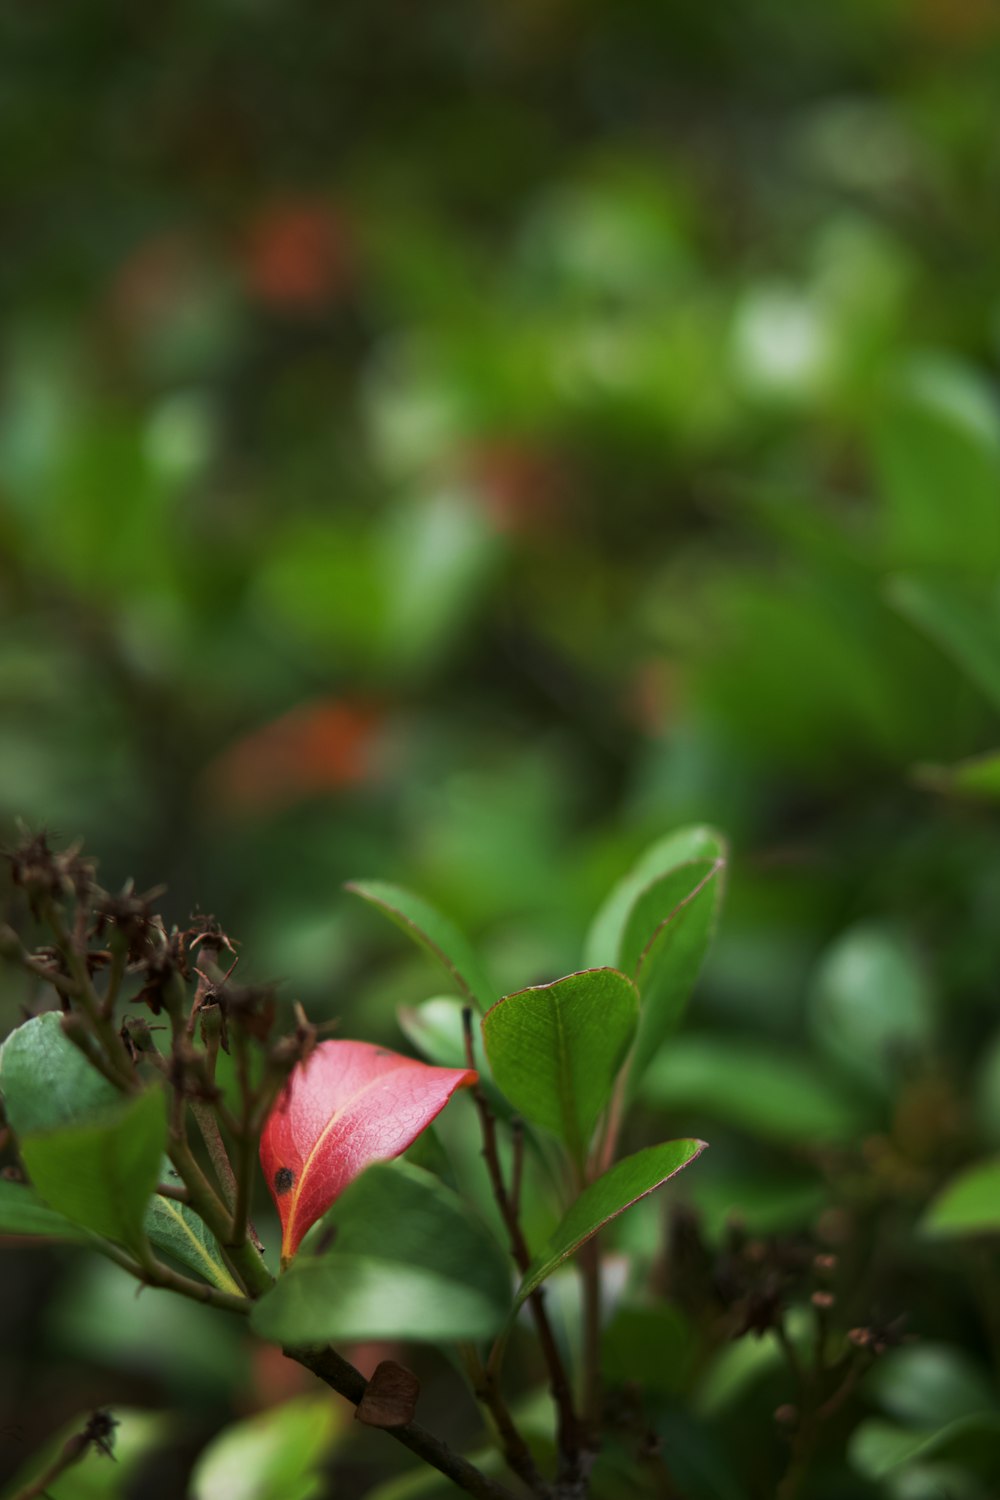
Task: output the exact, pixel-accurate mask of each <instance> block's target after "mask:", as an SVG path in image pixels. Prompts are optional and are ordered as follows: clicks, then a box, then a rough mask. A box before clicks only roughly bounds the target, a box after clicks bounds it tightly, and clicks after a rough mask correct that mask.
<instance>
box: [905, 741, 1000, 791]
mask: <svg viewBox="0 0 1000 1500" xmlns="http://www.w3.org/2000/svg"><path fill="white" fill-rule="evenodd" d="M913 774H914V780H915V781H916V782H917V783H918V785H920V786H923V787H926V788H927V790H928V791H932V792H942V793H944V795H945V796H948V797H961V798H965V799H968V800H969V801H972V802H989V803H994V802H1000V750H990V751H987V753H986V754H985V755H973V756H970V757H969V759H968V760H960V761H958V762H957V763H956V764H955V765H952V766H932V765H920V766H917V767H916V768H915V770H914V773H913Z"/></svg>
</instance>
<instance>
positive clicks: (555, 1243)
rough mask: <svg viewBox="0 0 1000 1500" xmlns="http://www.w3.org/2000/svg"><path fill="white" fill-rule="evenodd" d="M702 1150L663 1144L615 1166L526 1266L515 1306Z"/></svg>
mask: <svg viewBox="0 0 1000 1500" xmlns="http://www.w3.org/2000/svg"><path fill="white" fill-rule="evenodd" d="M704 1150H705V1142H704V1141H693V1140H682V1141H664V1142H663V1143H662V1144H661V1145H659V1146H647V1147H646V1148H645V1150H643V1151H636V1152H635V1154H634V1155H633V1156H626V1157H624V1158H623V1159H622V1160H621V1161H619V1162H616V1163H615V1165H614V1166H613V1167H611V1168H610V1169H609V1171H607V1172H605V1173H604V1174H603V1176H601V1177H598V1179H597V1181H596V1182H592V1183H591V1184H590V1186H589V1187H587V1188H585V1189H584V1191H583V1192H582V1193H581V1194H580V1196H579V1198H577V1200H576V1202H575V1203H574V1204H573V1205H572V1207H571V1208H570V1209H569V1211H568V1212H567V1213H566V1215H565V1216H564V1218H563V1219H562V1221H561V1222H560V1223H559V1225H558V1227H557V1228H556V1229H555V1230H554V1232H553V1233H552V1235H551V1236H550V1238H549V1243H548V1245H547V1246H546V1248H545V1250H544V1251H543V1252H542V1254H541V1255H539V1256H538V1257H537V1258H536V1259H535V1260H534V1261H533V1262H532V1264H531V1266H529V1268H528V1270H527V1271H526V1273H525V1276H524V1279H523V1281H522V1282H521V1285H520V1287H519V1288H518V1292H517V1302H518V1305H520V1304H521V1303H522V1302H523V1301H524V1299H525V1298H526V1297H528V1296H530V1295H531V1293H532V1292H533V1291H535V1290H536V1288H538V1287H540V1286H541V1284H542V1282H543V1281H545V1280H546V1278H547V1277H549V1276H551V1275H552V1273H553V1271H555V1270H557V1269H558V1267H559V1266H561V1265H562V1263H563V1261H565V1260H567V1259H568V1258H569V1256H571V1255H573V1254H574V1252H575V1251H577V1250H579V1248H580V1246H581V1245H583V1244H585V1243H586V1241H587V1240H589V1239H590V1238H591V1236H592V1235H595V1234H597V1232H598V1230H600V1229H602V1228H603V1227H604V1225H605V1224H608V1223H610V1222H611V1220H612V1219H615V1218H617V1217H618V1215H619V1214H621V1213H624V1212H625V1210H626V1209H627V1208H631V1207H632V1204H633V1203H638V1201H639V1199H640V1198H645V1197H647V1196H648V1195H649V1194H650V1193H652V1192H655V1190H656V1189H657V1188H658V1187H662V1186H663V1184H664V1183H665V1182H669V1181H670V1179H671V1177H674V1176H676V1174H677V1173H678V1172H679V1171H681V1169H682V1168H683V1167H686V1166H688V1164H689V1163H690V1162H692V1161H694V1160H695V1158H696V1157H698V1156H700V1155H701V1153H702V1152H703V1151H704Z"/></svg>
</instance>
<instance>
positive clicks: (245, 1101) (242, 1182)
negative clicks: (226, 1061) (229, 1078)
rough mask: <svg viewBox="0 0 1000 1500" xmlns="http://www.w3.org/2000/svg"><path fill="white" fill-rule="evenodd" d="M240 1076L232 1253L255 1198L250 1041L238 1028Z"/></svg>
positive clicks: (239, 1242)
mask: <svg viewBox="0 0 1000 1500" xmlns="http://www.w3.org/2000/svg"><path fill="white" fill-rule="evenodd" d="M234 1045H235V1047H236V1072H237V1076H238V1078H239V1084H240V1123H239V1130H238V1132H237V1136H236V1153H237V1154H236V1176H235V1179H234V1186H235V1193H236V1197H235V1202H234V1204H233V1234H232V1239H231V1240H230V1243H229V1248H230V1249H232V1250H240V1249H241V1248H242V1247H243V1246H244V1245H245V1244H246V1239H247V1220H248V1219H249V1216H250V1199H251V1197H252V1194H253V1169H254V1157H255V1152H254V1144H255V1142H254V1136H253V1134H252V1132H251V1129H250V1121H251V1118H252V1117H253V1109H254V1103H255V1100H254V1093H253V1088H252V1086H251V1083H250V1063H249V1058H248V1057H247V1039H246V1037H245V1035H244V1034H243V1031H242V1029H241V1028H239V1027H237V1029H236V1037H235V1043H234Z"/></svg>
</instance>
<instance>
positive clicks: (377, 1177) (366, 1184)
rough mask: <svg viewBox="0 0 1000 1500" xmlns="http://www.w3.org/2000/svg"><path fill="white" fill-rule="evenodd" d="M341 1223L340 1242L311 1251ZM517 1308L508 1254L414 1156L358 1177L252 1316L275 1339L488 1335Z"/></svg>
mask: <svg viewBox="0 0 1000 1500" xmlns="http://www.w3.org/2000/svg"><path fill="white" fill-rule="evenodd" d="M334 1226H335V1228H336V1236H335V1238H334V1241H333V1245H332V1247H331V1248H330V1249H329V1250H327V1251H325V1252H324V1253H322V1254H320V1255H313V1256H310V1254H309V1246H310V1243H312V1244H314V1245H315V1244H316V1243H317V1240H318V1241H319V1242H320V1243H322V1238H323V1235H324V1233H325V1231H326V1230H328V1229H329V1228H331V1227H334ZM509 1307H510V1275H509V1271H508V1266H507V1258H506V1256H505V1254H504V1252H503V1250H502V1249H501V1248H500V1246H499V1244H498V1243H497V1242H496V1240H495V1239H494V1238H493V1237H492V1235H491V1234H490V1233H489V1231H488V1230H487V1229H486V1228H485V1226H484V1225H483V1224H482V1223H481V1222H480V1221H479V1220H478V1219H476V1218H474V1217H472V1215H471V1214H470V1213H469V1212H468V1211H467V1209H466V1208H465V1207H464V1205H463V1203H462V1201H461V1199H459V1198H458V1197H457V1196H456V1194H454V1193H453V1192H451V1191H450V1189H448V1188H446V1187H445V1186H444V1185H443V1184H442V1183H441V1182H439V1181H438V1180H437V1178H435V1177H432V1176H431V1175H430V1173H428V1172H424V1171H421V1170H420V1169H419V1168H418V1167H414V1166H411V1165H410V1164H409V1163H406V1162H396V1163H393V1164H391V1165H389V1164H386V1165H381V1164H379V1165H376V1166H373V1167H369V1168H368V1170H367V1171H366V1172H365V1173H364V1174H363V1175H362V1176H361V1177H359V1178H357V1179H356V1180H355V1181H354V1182H353V1183H352V1184H351V1185H350V1187H349V1188H347V1190H346V1191H345V1192H344V1193H343V1195H342V1196H341V1197H340V1198H339V1199H338V1201H337V1203H336V1204H335V1206H334V1207H333V1209H331V1211H330V1213H329V1214H328V1215H327V1216H326V1218H325V1219H324V1220H323V1221H322V1223H321V1224H320V1225H318V1226H317V1227H316V1229H314V1230H313V1231H312V1234H311V1236H310V1237H309V1238H308V1239H307V1240H306V1241H305V1243H304V1244H303V1247H302V1250H301V1251H300V1253H299V1255H298V1257H297V1258H296V1260H295V1262H294V1263H293V1265H292V1266H291V1268H290V1269H289V1270H288V1271H286V1273H285V1274H284V1275H283V1276H282V1277H281V1278H280V1279H279V1280H278V1282H277V1284H276V1285H275V1286H274V1288H273V1289H272V1290H271V1291H270V1292H268V1293H266V1295H265V1296H264V1297H262V1298H261V1299H260V1301H259V1302H258V1303H256V1305H255V1307H254V1310H253V1314H252V1322H253V1326H254V1328H255V1329H256V1330H257V1332H258V1333H259V1334H261V1335H262V1337H264V1338H267V1339H271V1340H273V1341H274V1342H276V1343H285V1344H296V1343H299V1344H315V1343H317V1342H320V1341H322V1340H326V1339H352V1338H357V1339H366V1338H414V1339H471V1338H486V1337H488V1336H489V1335H490V1334H492V1333H495V1332H496V1331H497V1329H498V1328H499V1327H500V1326H501V1324H502V1323H503V1321H504V1319H505V1317H506V1314H507V1312H508V1309H509Z"/></svg>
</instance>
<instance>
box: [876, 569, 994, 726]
mask: <svg viewBox="0 0 1000 1500" xmlns="http://www.w3.org/2000/svg"><path fill="white" fill-rule="evenodd" d="M889 601H890V603H891V604H892V605H893V606H894V607H895V608H896V609H897V610H898V611H899V613H900V614H902V615H905V617H906V618H907V619H908V620H909V621H910V622H911V624H913V625H916V626H917V628H918V629H920V630H922V631H923V632H924V634H925V635H928V636H930V638H931V640H933V641H935V642H936V643H937V645H938V646H940V647H941V649H942V651H944V652H945V653H946V655H948V656H949V657H951V659H952V661H953V662H954V663H955V665H956V666H957V667H959V668H960V670H961V671H963V672H964V673H965V675H966V677H968V679H969V681H970V682H973V683H975V685H976V687H978V688H979V690H980V692H982V693H983V694H985V696H986V697H987V698H988V699H989V700H990V702H991V703H992V704H993V707H994V708H1000V609H998V607H997V601H996V597H995V590H994V588H993V585H992V583H991V584H990V585H989V587H988V588H986V587H984V588H980V589H977V588H974V587H973V586H972V585H970V584H969V583H968V582H966V581H964V580H963V581H962V582H958V583H951V584H949V583H944V582H939V581H938V580H937V579H931V578H923V577H921V578H916V577H897V578H893V579H891V580H890V583H889Z"/></svg>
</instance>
